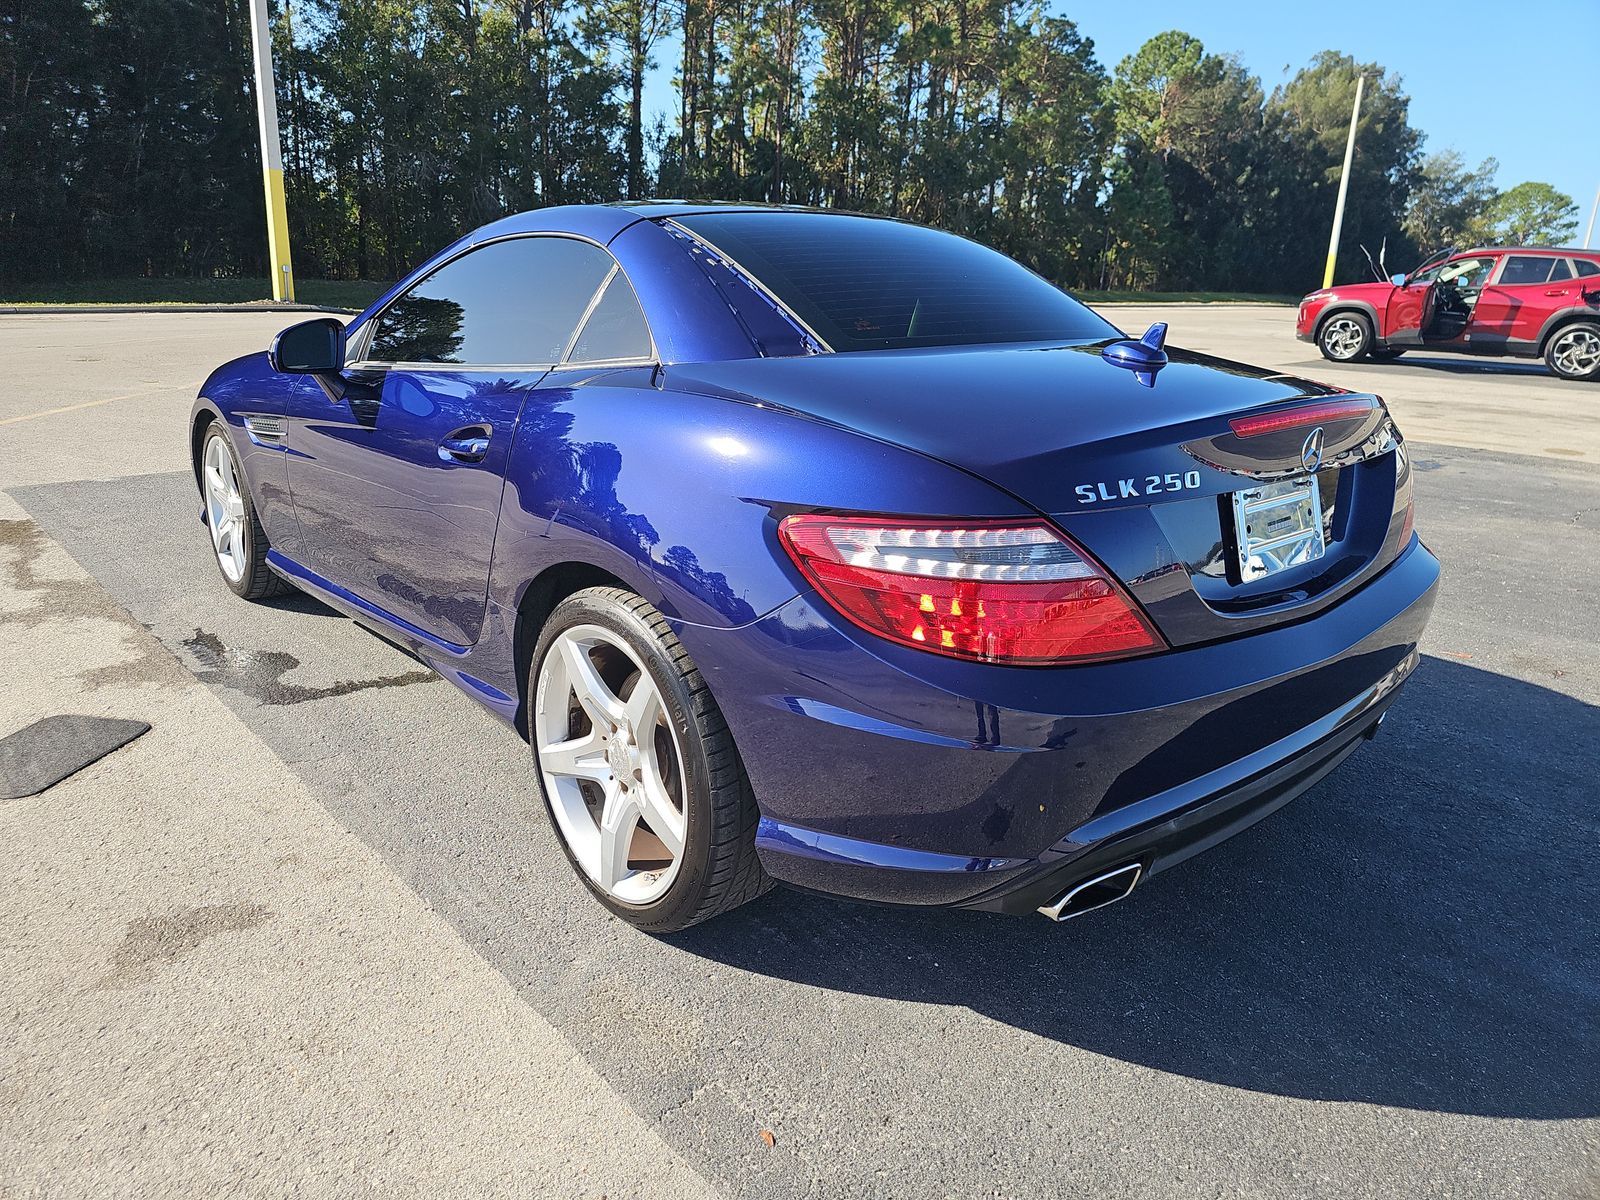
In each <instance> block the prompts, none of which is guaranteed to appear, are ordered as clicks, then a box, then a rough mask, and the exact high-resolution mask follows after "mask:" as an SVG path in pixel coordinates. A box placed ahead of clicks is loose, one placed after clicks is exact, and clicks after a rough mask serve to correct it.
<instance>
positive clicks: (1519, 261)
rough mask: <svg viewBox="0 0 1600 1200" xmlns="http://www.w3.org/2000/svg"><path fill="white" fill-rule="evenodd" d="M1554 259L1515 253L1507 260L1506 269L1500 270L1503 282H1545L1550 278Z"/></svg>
mask: <svg viewBox="0 0 1600 1200" xmlns="http://www.w3.org/2000/svg"><path fill="white" fill-rule="evenodd" d="M1553 261H1554V260H1553V259H1548V258H1534V257H1533V256H1532V255H1531V254H1513V255H1512V256H1511V257H1510V258H1509V259H1507V260H1506V269H1505V270H1504V271H1501V272H1500V282H1501V283H1502V284H1513V283H1544V282H1545V281H1546V280H1548V279H1549V278H1550V264H1551V262H1553Z"/></svg>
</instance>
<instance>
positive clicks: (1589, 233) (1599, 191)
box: [1583, 187, 1600, 250]
mask: <svg viewBox="0 0 1600 1200" xmlns="http://www.w3.org/2000/svg"><path fill="white" fill-rule="evenodd" d="M1597 212H1600V187H1597V188H1595V190H1594V203H1593V204H1592V205H1590V206H1589V228H1587V229H1585V230H1584V231H1583V248H1584V249H1585V250H1587V249H1588V248H1589V239H1590V238H1592V237H1593V236H1594V215H1595V213H1597Z"/></svg>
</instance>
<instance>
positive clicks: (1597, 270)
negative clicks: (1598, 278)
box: [1572, 258, 1600, 279]
mask: <svg viewBox="0 0 1600 1200" xmlns="http://www.w3.org/2000/svg"><path fill="white" fill-rule="evenodd" d="M1572 265H1573V266H1575V267H1577V268H1578V276H1579V278H1585V279H1586V278H1588V277H1589V276H1590V275H1600V263H1593V262H1590V261H1589V260H1588V259H1587V258H1580V259H1577V260H1575V261H1574V262H1573V264H1572Z"/></svg>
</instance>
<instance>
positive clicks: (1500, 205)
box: [1476, 182, 1578, 246]
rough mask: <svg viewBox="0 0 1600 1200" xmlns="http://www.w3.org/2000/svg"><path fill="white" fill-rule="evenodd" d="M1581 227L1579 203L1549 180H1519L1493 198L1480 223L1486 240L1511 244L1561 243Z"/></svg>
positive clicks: (1481, 234)
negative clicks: (1579, 222)
mask: <svg viewBox="0 0 1600 1200" xmlns="http://www.w3.org/2000/svg"><path fill="white" fill-rule="evenodd" d="M1577 229H1578V206H1577V205H1576V204H1574V203H1573V200H1572V197H1571V196H1568V195H1566V194H1565V193H1563V192H1558V191H1556V189H1555V188H1553V187H1551V186H1550V185H1549V184H1548V183H1538V182H1529V183H1519V184H1517V186H1516V187H1514V188H1511V189H1509V190H1508V191H1504V192H1501V193H1500V195H1498V196H1496V197H1495V198H1494V199H1493V200H1492V201H1490V203H1489V205H1488V207H1487V208H1485V210H1484V212H1483V216H1482V218H1481V219H1480V220H1479V221H1478V222H1477V223H1476V231H1477V233H1478V236H1479V237H1480V238H1481V239H1482V240H1483V241H1486V242H1494V243H1498V244H1502V245H1507V246H1559V245H1562V244H1563V243H1565V242H1567V241H1568V240H1569V239H1570V238H1571V237H1572V235H1573V234H1574V233H1575V232H1577Z"/></svg>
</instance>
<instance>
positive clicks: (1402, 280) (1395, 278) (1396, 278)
mask: <svg viewBox="0 0 1600 1200" xmlns="http://www.w3.org/2000/svg"><path fill="white" fill-rule="evenodd" d="M1389 282H1390V283H1392V284H1394V286H1395V287H1401V288H1403V287H1405V285H1406V277H1405V275H1403V274H1401V275H1391V276H1389Z"/></svg>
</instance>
